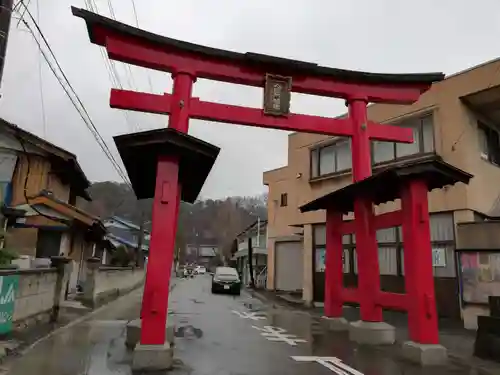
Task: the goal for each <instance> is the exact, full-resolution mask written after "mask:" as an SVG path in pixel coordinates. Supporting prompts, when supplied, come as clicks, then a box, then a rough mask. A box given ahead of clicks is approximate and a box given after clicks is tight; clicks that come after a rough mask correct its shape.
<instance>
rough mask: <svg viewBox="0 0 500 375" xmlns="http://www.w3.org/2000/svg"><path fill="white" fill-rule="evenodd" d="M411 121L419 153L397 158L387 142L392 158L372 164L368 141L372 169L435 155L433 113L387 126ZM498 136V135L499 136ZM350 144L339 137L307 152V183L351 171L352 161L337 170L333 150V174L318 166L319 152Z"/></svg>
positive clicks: (373, 156)
mask: <svg viewBox="0 0 500 375" xmlns="http://www.w3.org/2000/svg"><path fill="white" fill-rule="evenodd" d="M427 117H431V118H432V151H425V144H424V139H425V137H424V130H423V129H424V120H425V119H426V118H427ZM412 121H418V149H419V151H418V152H417V153H414V154H409V155H404V156H401V157H397V144H398V143H397V142H388V143H392V146H393V147H392V151H393V156H394V157H393V158H392V159H390V160H386V161H381V162H374V160H375V151H374V147H373V141H370V157H371V160H372V166H373V167H378V166H384V165H390V164H393V163H397V162H399V161H404V160H411V159H415V158H420V157H422V156H425V155H432V154H435V153H436V139H435V134H434V113H433V112H428V113H425V114H421V115H419V116H418V117H408V118H406V119H403V120H401V121H399V122H396V123H392V124H391V123H389V125H394V126H402V125H403V124H404V123H407V122H408V123H411V122H412ZM499 136H500V134H499ZM345 142H347V143H350V138H347V139H346V137H341V138H337V139H334V140H332V141H331V142H328V143H323V144H321V145H318V146H315V147H312V148H311V149H310V152H309V163H310V171H309V172H310V177H309V181H315V180H321V179H324V178H328V177H332V176H338V175H342V174H347V173H350V172H351V171H352V161H351V168H347V169H342V170H337V166H338V163H337V153H336V150H335V166H334V172H331V173H325V174H321V170H320V164H321V150H323V149H325V148H327V147H331V146H338V145H340V144H342V143H345ZM314 153H315V154H316V155H315V157H313V154H314ZM351 160H352V155H351Z"/></svg>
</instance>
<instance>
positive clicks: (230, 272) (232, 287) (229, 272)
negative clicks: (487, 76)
mask: <svg viewBox="0 0 500 375" xmlns="http://www.w3.org/2000/svg"><path fill="white" fill-rule="evenodd" d="M240 291H241V281H240V276H239V275H238V271H237V270H236V269H235V268H231V267H217V268H216V269H215V273H214V275H213V277H212V293H213V294H215V293H230V294H236V295H240Z"/></svg>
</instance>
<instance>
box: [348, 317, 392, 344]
mask: <svg viewBox="0 0 500 375" xmlns="http://www.w3.org/2000/svg"><path fill="white" fill-rule="evenodd" d="M349 340H351V341H354V342H357V343H358V344H366V345H392V344H394V342H395V341H396V329H395V328H394V327H393V326H391V325H389V324H387V323H385V322H365V321H362V320H358V321H357V322H351V323H350V324H349Z"/></svg>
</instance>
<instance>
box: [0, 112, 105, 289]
mask: <svg viewBox="0 0 500 375" xmlns="http://www.w3.org/2000/svg"><path fill="white" fill-rule="evenodd" d="M0 160H1V163H0V186H1V195H0V199H1V200H2V202H1V208H2V211H1V213H2V221H3V224H4V227H5V228H6V232H7V236H8V238H7V241H6V244H2V245H4V246H5V247H6V248H9V249H11V250H12V251H13V252H15V253H16V254H17V255H19V256H20V259H19V260H18V264H19V266H21V267H25V268H30V267H35V266H37V267H38V266H48V265H49V264H50V257H52V256H57V255H65V256H67V257H69V258H71V259H72V261H73V263H72V265H73V271H72V273H71V279H70V285H69V289H70V291H73V290H76V287H77V285H78V284H79V283H81V282H82V281H83V278H84V277H85V269H84V268H85V264H86V262H85V260H86V259H88V258H90V257H92V255H93V253H94V252H95V249H96V247H97V246H99V247H106V246H107V245H106V243H105V242H106V241H105V239H104V235H105V233H106V230H105V228H104V226H103V224H102V222H101V221H100V219H99V218H97V217H95V216H93V215H91V214H89V213H88V212H86V211H85V210H84V207H85V204H86V202H87V201H89V200H90V199H91V198H90V196H89V195H88V193H87V191H86V189H87V188H88V187H89V186H90V182H89V181H88V179H87V177H86V175H85V173H84V172H83V170H82V169H81V167H80V165H79V163H78V161H77V158H76V156H75V155H74V154H72V153H70V152H68V151H66V150H64V149H62V148H60V147H58V146H56V145H54V144H52V143H50V142H48V141H46V140H44V139H41V138H39V137H37V136H35V135H34V134H31V133H29V132H27V131H25V130H22V129H20V128H19V127H17V126H16V125H14V124H11V123H9V122H7V121H5V120H3V119H0Z"/></svg>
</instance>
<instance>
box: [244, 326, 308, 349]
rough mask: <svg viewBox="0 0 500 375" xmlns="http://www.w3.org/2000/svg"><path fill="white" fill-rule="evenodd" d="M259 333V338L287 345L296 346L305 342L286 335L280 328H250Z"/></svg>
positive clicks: (294, 336)
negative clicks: (262, 337)
mask: <svg viewBox="0 0 500 375" xmlns="http://www.w3.org/2000/svg"><path fill="white" fill-rule="evenodd" d="M252 327H253V328H255V329H257V330H259V331H261V336H264V338H265V339H266V340H268V341H281V342H286V343H287V344H288V345H291V346H296V345H297V343H299V342H307V341H306V340H304V339H299V338H298V337H297V336H296V335H292V334H289V333H286V330H285V329H283V328H280V327H273V326H264V327H263V328H260V327H256V326H252Z"/></svg>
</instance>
